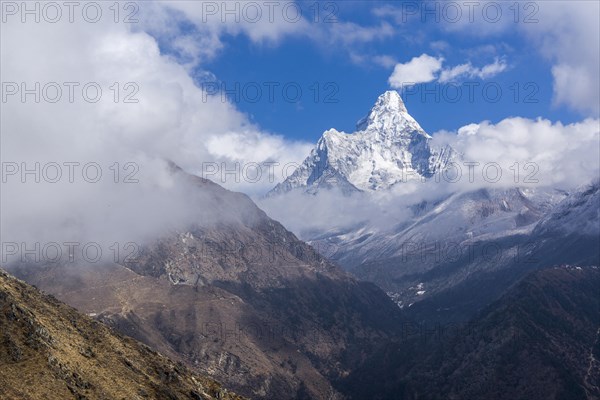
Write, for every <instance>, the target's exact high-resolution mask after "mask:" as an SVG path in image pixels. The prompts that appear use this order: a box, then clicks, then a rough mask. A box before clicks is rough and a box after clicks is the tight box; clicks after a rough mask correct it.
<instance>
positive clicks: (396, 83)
mask: <svg viewBox="0 0 600 400" xmlns="http://www.w3.org/2000/svg"><path fill="white" fill-rule="evenodd" d="M443 63H444V59H443V58H442V57H437V58H436V57H432V56H430V55H427V54H421V55H420V56H419V57H414V58H413V59H412V60H410V61H409V62H407V63H404V64H396V66H395V67H394V71H393V72H392V75H391V76H390V77H389V79H388V82H389V84H390V86H391V87H392V88H394V89H400V88H402V87H407V86H412V85H415V84H419V83H427V82H432V81H439V82H441V83H445V82H450V81H454V80H456V79H458V78H479V79H488V78H491V77H493V76H496V75H497V74H499V73H501V72H503V71H504V70H506V68H507V67H508V66H507V64H506V62H505V61H504V60H501V59H496V60H495V61H494V62H493V63H491V64H487V65H484V66H483V67H474V66H473V65H472V64H471V63H470V62H468V63H466V64H460V65H457V66H454V67H449V68H443V67H442V64H443Z"/></svg>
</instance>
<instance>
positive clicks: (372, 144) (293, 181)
mask: <svg viewBox="0 0 600 400" xmlns="http://www.w3.org/2000/svg"><path fill="white" fill-rule="evenodd" d="M430 140H431V136H429V135H428V134H427V133H426V132H425V131H424V130H423V128H421V126H420V125H419V123H418V122H417V121H415V119H414V118H413V117H412V116H411V115H410V114H409V113H408V110H407V109H406V106H405V104H404V102H403V101H402V98H401V97H400V95H399V94H398V92H396V91H387V92H385V93H383V94H382V95H380V96H379V98H378V99H377V101H376V102H375V105H374V106H373V108H371V110H370V111H369V113H368V114H367V116H366V117H364V118H363V119H361V120H360V121H359V122H358V124H357V130H356V132H354V133H352V134H347V133H344V132H339V131H337V130H335V129H330V130H328V131H326V132H324V133H323V136H321V138H320V139H319V141H318V142H317V145H316V147H315V148H314V149H313V150H312V151H311V153H310V155H309V156H308V157H307V158H306V159H305V160H304V162H303V164H302V165H301V166H300V167H298V169H296V171H295V172H294V173H293V174H292V175H291V176H289V177H288V178H287V179H286V180H285V181H284V182H282V183H280V184H279V185H277V186H276V187H275V188H274V189H273V190H272V191H271V192H270V193H269V195H275V194H278V193H285V192H289V191H291V190H294V189H303V190H304V191H306V192H309V193H315V192H317V191H318V190H319V189H323V188H327V189H331V188H336V189H339V190H341V191H342V192H344V193H346V194H348V193H351V192H355V191H371V190H380V189H388V188H390V187H391V186H393V185H395V184H398V183H400V182H406V181H407V180H414V179H423V178H428V177H430V176H432V175H433V174H434V173H435V172H436V171H437V170H438V169H439V168H441V167H443V166H444V165H445V163H446V161H447V159H448V158H449V157H450V156H451V153H452V151H451V149H441V150H440V151H436V150H434V149H432V148H431V147H430Z"/></svg>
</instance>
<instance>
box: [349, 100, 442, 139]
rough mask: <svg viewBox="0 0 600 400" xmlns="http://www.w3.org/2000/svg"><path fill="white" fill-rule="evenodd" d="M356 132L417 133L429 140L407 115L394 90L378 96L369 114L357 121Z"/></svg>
mask: <svg viewBox="0 0 600 400" xmlns="http://www.w3.org/2000/svg"><path fill="white" fill-rule="evenodd" d="M356 130H357V131H369V132H374V133H378V134H382V135H385V136H388V135H397V134H410V133H413V132H418V133H420V134H422V135H423V136H425V137H427V138H431V137H430V136H429V135H428V134H427V133H426V132H425V131H424V130H423V128H421V126H420V125H419V123H418V122H417V121H415V119H414V118H413V117H412V116H411V115H410V114H409V113H408V110H407V109H406V106H405V105H404V102H403V101H402V97H400V95H399V94H398V92H396V91H395V90H388V91H387V92H385V93H383V94H382V95H381V96H379V98H378V99H377V101H376V102H375V105H374V106H373V108H372V109H371V111H369V114H368V115H367V116H365V117H364V118H362V119H361V120H360V121H358V123H357V124H356Z"/></svg>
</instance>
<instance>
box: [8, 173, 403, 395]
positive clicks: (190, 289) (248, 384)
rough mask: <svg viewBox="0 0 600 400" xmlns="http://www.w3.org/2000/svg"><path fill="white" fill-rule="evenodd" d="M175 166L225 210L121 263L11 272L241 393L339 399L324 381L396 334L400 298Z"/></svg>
mask: <svg viewBox="0 0 600 400" xmlns="http://www.w3.org/2000/svg"><path fill="white" fill-rule="evenodd" d="M173 173H174V174H177V175H178V176H180V177H181V182H182V184H185V185H188V186H189V188H193V191H195V193H196V195H197V196H198V198H199V199H201V201H200V202H199V207H202V209H203V210H206V211H207V213H208V214H210V215H209V217H210V216H211V215H212V216H221V215H222V216H224V217H223V218H221V219H220V218H209V217H207V218H206V219H205V220H195V221H190V224H189V225H188V226H182V227H181V230H179V231H177V232H165V235H164V236H163V237H161V238H157V239H156V240H155V241H154V242H152V243H146V244H145V245H143V246H142V247H141V249H140V252H139V254H138V255H137V257H136V258H135V260H129V261H127V262H123V263H122V264H111V265H98V264H95V265H92V266H89V267H85V266H83V265H68V266H65V265H47V266H40V265H35V266H33V267H32V266H26V265H21V266H18V267H14V268H13V271H14V273H15V274H18V276H20V277H22V278H23V279H25V280H27V281H28V282H31V283H33V284H35V285H38V286H39V287H41V288H43V289H44V290H46V291H48V292H50V293H53V294H55V295H56V296H57V297H58V298H59V299H61V300H63V301H65V302H67V303H68V304H71V305H73V306H75V307H76V308H78V309H80V310H82V311H84V312H86V313H93V314H96V315H97V317H98V318H100V319H101V320H102V321H104V322H106V323H108V324H110V325H112V326H113V327H114V328H115V329H117V330H119V331H121V332H123V333H125V334H128V335H131V336H133V337H135V338H137V339H139V340H141V341H142V342H144V343H146V344H148V345H149V346H151V347H153V348H155V349H158V350H159V351H161V352H162V353H164V354H166V355H168V356H170V357H173V358H174V359H176V360H179V361H182V362H184V363H185V364H186V365H188V366H189V367H191V368H194V369H195V370H196V371H198V372H202V373H206V374H209V375H210V376H212V377H214V378H215V379H218V380H220V381H222V382H223V383H224V385H225V386H226V387H229V388H232V389H234V390H235V391H236V392H237V393H240V394H242V395H246V396H249V397H252V398H269V399H271V398H277V399H296V398H315V399H317V398H323V399H329V398H337V397H340V394H339V390H338V389H337V388H336V387H334V385H333V384H332V382H335V381H337V380H338V379H339V378H340V377H342V376H345V375H347V374H348V373H350V372H351V371H352V370H353V369H354V368H355V367H356V366H357V365H359V364H360V363H361V362H362V360H364V359H365V357H366V355H367V354H368V353H369V352H370V350H371V349H372V348H374V346H376V345H377V344H378V343H379V342H381V341H382V340H386V339H387V338H389V337H391V336H393V335H394V334H395V332H397V330H398V327H399V326H400V324H401V315H400V310H399V309H398V307H397V306H396V305H395V304H394V303H393V302H392V301H391V300H390V299H389V298H388V297H387V296H386V295H385V293H384V292H383V291H381V290H380V289H379V288H377V287H376V286H375V285H374V284H372V283H366V282H359V281H357V280H356V279H354V278H353V277H351V276H350V275H349V274H348V273H346V272H344V271H343V270H341V269H340V268H338V267H337V266H335V265H334V264H332V263H331V262H330V261H328V260H326V259H325V258H323V257H322V256H320V255H319V254H318V253H317V252H316V251H315V250H314V249H313V248H311V247H310V246H309V245H307V244H306V243H304V242H302V241H300V240H299V239H298V238H296V237H295V236H294V235H293V234H291V233H290V232H288V231H287V230H285V228H283V226H282V225H281V224H279V223H278V222H276V221H273V220H271V219H270V218H269V217H267V215H266V214H265V213H264V212H263V211H261V210H260V209H259V208H258V207H256V205H254V203H253V202H252V201H251V200H250V199H249V198H248V197H247V196H245V195H243V194H239V193H233V192H230V191H227V190H225V189H223V188H222V187H220V186H218V185H216V184H214V183H212V182H210V181H208V180H205V179H201V178H198V177H193V176H190V175H187V174H185V173H184V172H183V171H181V170H179V169H177V168H174V170H173ZM336 396H337V397H336Z"/></svg>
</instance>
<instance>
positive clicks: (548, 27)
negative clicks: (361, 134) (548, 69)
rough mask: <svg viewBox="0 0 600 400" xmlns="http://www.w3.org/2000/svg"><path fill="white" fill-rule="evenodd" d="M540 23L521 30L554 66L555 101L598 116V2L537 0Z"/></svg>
mask: <svg viewBox="0 0 600 400" xmlns="http://www.w3.org/2000/svg"><path fill="white" fill-rule="evenodd" d="M538 4H539V16H538V19H539V22H538V23H536V24H523V25H522V26H521V28H522V30H523V31H524V32H525V34H526V37H528V38H529V39H530V40H531V41H532V42H533V43H534V45H535V46H536V48H537V49H539V51H540V52H541V53H542V55H544V56H545V57H547V58H548V59H549V60H550V61H551V62H552V63H553V64H554V65H553V67H552V76H553V78H554V101H555V103H556V104H557V105H566V106H568V107H570V108H572V109H574V110H577V111H579V112H581V113H582V114H584V115H591V116H598V115H600V90H598V88H599V87H600V74H599V73H598V71H600V50H599V49H600V3H598V2H595V1H572V2H554V1H551V2H538Z"/></svg>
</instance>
